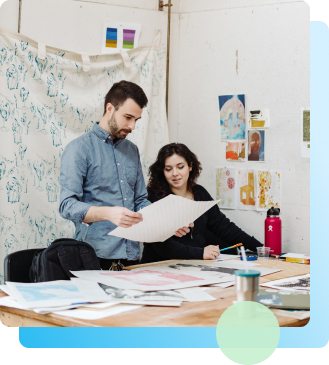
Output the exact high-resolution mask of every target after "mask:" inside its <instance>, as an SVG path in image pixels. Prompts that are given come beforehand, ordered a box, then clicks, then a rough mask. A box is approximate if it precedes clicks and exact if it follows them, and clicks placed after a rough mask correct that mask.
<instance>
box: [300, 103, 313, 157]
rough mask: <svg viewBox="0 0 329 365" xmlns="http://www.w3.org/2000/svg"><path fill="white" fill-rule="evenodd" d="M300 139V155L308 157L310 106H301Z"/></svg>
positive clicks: (309, 149) (309, 148) (309, 147)
mask: <svg viewBox="0 0 329 365" xmlns="http://www.w3.org/2000/svg"><path fill="white" fill-rule="evenodd" d="M301 112H302V116H301V119H302V139H301V156H302V157H303V158H310V151H311V113H310V108H302V109H301Z"/></svg>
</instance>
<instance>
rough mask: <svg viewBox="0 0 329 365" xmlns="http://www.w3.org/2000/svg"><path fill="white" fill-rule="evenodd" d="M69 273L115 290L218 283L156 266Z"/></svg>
mask: <svg viewBox="0 0 329 365" xmlns="http://www.w3.org/2000/svg"><path fill="white" fill-rule="evenodd" d="M71 272H72V274H73V275H75V276H77V277H80V278H82V279H86V280H91V281H96V282H98V283H102V284H105V285H109V286H112V287H115V288H121V289H132V290H141V291H147V292H149V291H157V290H175V289H184V288H191V287H195V286H200V285H209V284H215V283H218V282H220V280H219V279H218V277H216V276H213V277H211V276H209V275H207V273H200V272H199V273H197V272H195V273H191V272H184V273H181V272H175V271H173V270H167V271H166V270H158V268H157V267H156V266H155V267H147V268H140V269H134V270H130V271H103V270H81V271H71Z"/></svg>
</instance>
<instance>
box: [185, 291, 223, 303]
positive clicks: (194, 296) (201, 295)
mask: <svg viewBox="0 0 329 365" xmlns="http://www.w3.org/2000/svg"><path fill="white" fill-rule="evenodd" d="M178 291H179V292H180V293H181V294H182V295H183V296H184V297H185V300H186V301H188V302H204V301H210V300H216V298H214V297H213V296H212V295H209V294H207V293H205V292H204V290H202V289H201V288H187V289H180V290H178Z"/></svg>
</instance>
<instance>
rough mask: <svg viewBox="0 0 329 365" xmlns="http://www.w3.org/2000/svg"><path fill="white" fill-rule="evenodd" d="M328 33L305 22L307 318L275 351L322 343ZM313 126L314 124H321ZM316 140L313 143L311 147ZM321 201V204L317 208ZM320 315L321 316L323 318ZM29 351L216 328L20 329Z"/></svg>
mask: <svg viewBox="0 0 329 365" xmlns="http://www.w3.org/2000/svg"><path fill="white" fill-rule="evenodd" d="M328 43H329V29H328V27H327V25H326V24H325V23H322V22H311V109H312V121H313V122H312V127H311V134H312V151H311V154H312V164H311V242H312V245H311V256H312V263H311V268H312V295H311V308H312V311H311V320H310V322H309V324H308V325H307V326H305V327H297V328H280V342H279V345H278V347H279V348H319V347H323V346H325V345H326V344H327V342H328V337H329V336H328V332H329V316H328V315H327V313H328V308H327V307H328V303H329V290H328V287H327V286H325V285H326V283H327V282H326V280H327V278H328V277H329V275H328V274H329V269H328V267H329V265H328V254H327V251H326V249H327V248H328V247H326V246H327V241H328V238H327V237H328V233H327V229H326V228H327V227H328V226H329V224H328V216H327V206H329V204H328V203H329V195H328V193H327V191H328V190H327V189H328V181H329V173H328V171H323V161H325V155H324V152H326V149H325V147H326V146H327V144H329V142H328V138H327V135H326V134H325V133H324V132H323V131H322V128H326V127H327V125H325V122H326V121H327V119H328V112H327V110H326V108H327V105H328V102H329V95H328V94H329V93H328V85H329V67H328V65H329V44H328ZM321 124H322V128H316V127H315V125H321ZM315 141H316V143H315ZM317 202H319V203H320V202H321V203H322V204H317ZM323 314H325V315H323ZM19 340H20V343H21V344H22V345H23V346H25V347H29V348H218V345H217V341H216V328H215V327H211V328H204V327H200V328H151V327H146V328H134V327H133V328H20V330H19Z"/></svg>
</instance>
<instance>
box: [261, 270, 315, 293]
mask: <svg viewBox="0 0 329 365" xmlns="http://www.w3.org/2000/svg"><path fill="white" fill-rule="evenodd" d="M260 285H261V286H267V287H268V288H274V289H284V290H308V291H309V290H310V274H306V275H301V276H294V277H291V278H285V279H280V280H274V281H269V282H267V283H264V284H260Z"/></svg>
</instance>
